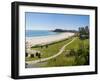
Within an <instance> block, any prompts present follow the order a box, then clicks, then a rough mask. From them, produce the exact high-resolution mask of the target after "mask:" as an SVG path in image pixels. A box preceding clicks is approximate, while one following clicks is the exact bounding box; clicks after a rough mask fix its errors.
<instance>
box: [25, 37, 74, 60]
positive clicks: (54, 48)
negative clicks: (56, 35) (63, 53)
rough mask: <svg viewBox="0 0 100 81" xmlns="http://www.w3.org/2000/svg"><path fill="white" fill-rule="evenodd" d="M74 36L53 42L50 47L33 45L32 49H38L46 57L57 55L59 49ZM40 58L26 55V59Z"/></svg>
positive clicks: (42, 56)
mask: <svg viewBox="0 0 100 81" xmlns="http://www.w3.org/2000/svg"><path fill="white" fill-rule="evenodd" d="M73 38H74V37H71V38H69V39H65V40H62V41H59V42H56V43H52V44H50V45H48V47H47V48H46V47H45V46H43V47H42V48H41V47H40V46H39V47H33V48H31V49H32V50H38V51H40V52H41V58H46V57H50V56H52V55H55V54H56V53H58V52H59V50H60V49H61V48H62V47H63V46H64V45H65V44H67V43H68V42H70V41H71V40H72V39H73ZM37 59H39V58H38V57H34V58H30V57H26V58H25V60H26V61H32V60H37Z"/></svg>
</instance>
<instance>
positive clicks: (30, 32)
mask: <svg viewBox="0 0 100 81" xmlns="http://www.w3.org/2000/svg"><path fill="white" fill-rule="evenodd" d="M25 34H26V37H38V36H48V35H55V34H57V33H56V32H52V31H47V30H26V33H25Z"/></svg>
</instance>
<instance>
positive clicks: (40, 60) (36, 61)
mask: <svg viewBox="0 0 100 81" xmlns="http://www.w3.org/2000/svg"><path fill="white" fill-rule="evenodd" d="M75 39H76V38H73V40H72V41H70V42H69V43H67V44H65V45H64V46H63V47H62V48H61V49H60V51H59V52H58V53H56V54H55V55H53V56H50V57H47V58H42V59H39V60H35V61H27V62H26V63H27V64H35V63H39V62H43V61H47V60H50V59H53V58H55V57H57V56H58V55H60V54H62V52H63V51H64V49H65V47H66V46H68V45H69V44H71V43H72V42H73V41H74V40H75Z"/></svg>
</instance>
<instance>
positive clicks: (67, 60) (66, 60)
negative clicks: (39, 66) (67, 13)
mask: <svg viewBox="0 0 100 81" xmlns="http://www.w3.org/2000/svg"><path fill="white" fill-rule="evenodd" d="M80 43H83V44H84V45H85V47H87V46H88V45H89V40H88V39H85V40H80V39H79V38H78V37H77V39H76V40H75V41H73V42H72V43H71V44H70V45H68V46H67V47H66V48H65V51H64V52H63V53H62V54H61V55H59V56H57V57H56V58H54V59H51V60H48V61H47V64H46V65H45V67H51V66H53V67H54V66H74V65H77V64H76V62H75V60H76V56H75V55H72V56H70V55H68V51H67V50H70V49H74V50H78V49H79V46H80ZM79 61H80V64H79V65H84V62H85V58H83V57H81V58H80V60H79Z"/></svg>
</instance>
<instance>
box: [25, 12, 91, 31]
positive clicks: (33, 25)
mask: <svg viewBox="0 0 100 81" xmlns="http://www.w3.org/2000/svg"><path fill="white" fill-rule="evenodd" d="M25 16H26V17H25V18H26V19H25V20H26V30H54V29H66V30H78V28H79V27H84V26H89V16H88V15H71V14H51V13H34V12H26V13H25Z"/></svg>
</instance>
